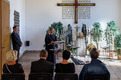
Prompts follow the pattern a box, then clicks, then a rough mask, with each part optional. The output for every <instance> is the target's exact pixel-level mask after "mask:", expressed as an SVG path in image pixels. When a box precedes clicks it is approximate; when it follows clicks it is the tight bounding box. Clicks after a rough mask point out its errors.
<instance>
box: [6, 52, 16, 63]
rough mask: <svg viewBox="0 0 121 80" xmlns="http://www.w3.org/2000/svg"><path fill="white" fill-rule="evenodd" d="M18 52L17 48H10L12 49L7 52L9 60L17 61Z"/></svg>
mask: <svg viewBox="0 0 121 80" xmlns="http://www.w3.org/2000/svg"><path fill="white" fill-rule="evenodd" d="M17 54H18V51H16V50H10V51H8V52H7V54H6V59H7V61H8V62H13V61H16V59H17Z"/></svg>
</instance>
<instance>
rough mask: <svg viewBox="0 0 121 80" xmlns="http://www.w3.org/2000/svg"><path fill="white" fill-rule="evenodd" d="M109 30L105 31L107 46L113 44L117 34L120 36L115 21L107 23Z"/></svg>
mask: <svg viewBox="0 0 121 80" xmlns="http://www.w3.org/2000/svg"><path fill="white" fill-rule="evenodd" d="M107 25H108V26H107V28H106V30H105V38H106V41H107V44H110V43H113V42H112V41H113V37H115V36H116V35H117V34H119V27H118V26H117V24H116V23H115V21H110V22H109V23H107Z"/></svg>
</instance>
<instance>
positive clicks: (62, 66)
mask: <svg viewBox="0 0 121 80" xmlns="http://www.w3.org/2000/svg"><path fill="white" fill-rule="evenodd" d="M70 55H71V53H70V52H69V51H67V50H65V51H64V52H63V61H62V62H61V63H58V64H56V70H55V72H56V73H75V66H74V64H73V63H69V62H68V59H69V58H70Z"/></svg>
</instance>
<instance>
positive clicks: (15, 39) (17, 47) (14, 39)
mask: <svg viewBox="0 0 121 80" xmlns="http://www.w3.org/2000/svg"><path fill="white" fill-rule="evenodd" d="M17 32H18V27H17V26H14V27H13V32H12V34H11V37H12V44H13V50H17V51H18V55H17V60H16V63H18V60H19V50H20V47H21V46H22V42H21V39H20V36H19V35H18V33H17Z"/></svg>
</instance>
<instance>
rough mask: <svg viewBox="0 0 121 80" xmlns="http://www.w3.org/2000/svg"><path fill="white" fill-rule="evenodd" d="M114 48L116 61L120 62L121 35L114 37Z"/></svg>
mask: <svg viewBox="0 0 121 80" xmlns="http://www.w3.org/2000/svg"><path fill="white" fill-rule="evenodd" d="M114 47H115V50H116V52H117V56H118V59H119V60H121V34H118V35H116V37H115V39H114Z"/></svg>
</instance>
